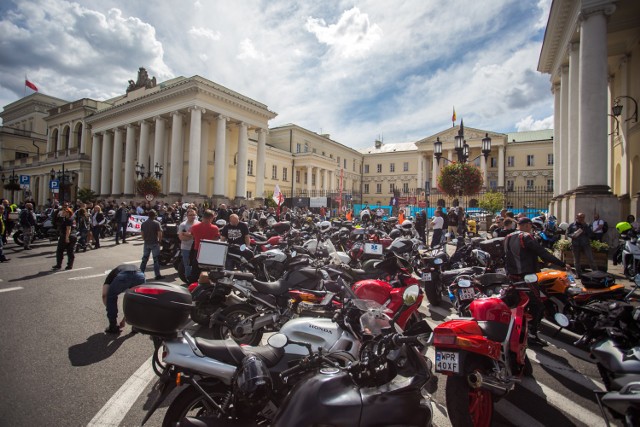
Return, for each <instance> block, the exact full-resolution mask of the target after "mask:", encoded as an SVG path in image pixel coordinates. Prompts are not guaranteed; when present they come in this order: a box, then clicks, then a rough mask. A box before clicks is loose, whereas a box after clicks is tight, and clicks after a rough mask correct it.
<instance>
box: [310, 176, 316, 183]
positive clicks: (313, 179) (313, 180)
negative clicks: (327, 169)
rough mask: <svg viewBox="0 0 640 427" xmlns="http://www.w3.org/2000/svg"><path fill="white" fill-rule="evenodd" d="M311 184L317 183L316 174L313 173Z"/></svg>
mask: <svg viewBox="0 0 640 427" xmlns="http://www.w3.org/2000/svg"><path fill="white" fill-rule="evenodd" d="M311 185H316V176H315V174H311Z"/></svg>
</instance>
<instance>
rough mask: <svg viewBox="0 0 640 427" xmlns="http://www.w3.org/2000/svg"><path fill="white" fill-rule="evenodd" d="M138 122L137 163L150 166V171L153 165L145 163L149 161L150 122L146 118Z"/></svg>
mask: <svg viewBox="0 0 640 427" xmlns="http://www.w3.org/2000/svg"><path fill="white" fill-rule="evenodd" d="M138 124H139V125H140V144H139V146H138V163H140V164H141V165H145V167H150V168H151V171H153V165H152V164H151V165H149V164H147V163H148V161H149V155H150V154H151V152H150V150H149V131H150V130H151V129H150V127H151V124H150V123H149V122H148V121H146V120H140V122H139V123H138ZM127 132H128V128H127ZM128 137H129V134H128V133H127V138H128ZM134 151H135V143H134ZM134 154H135V153H134ZM154 154H155V153H154ZM154 157H155V156H154ZM154 161H155V159H154ZM125 192H126V190H125Z"/></svg>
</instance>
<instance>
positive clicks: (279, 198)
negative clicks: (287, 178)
mask: <svg viewBox="0 0 640 427" xmlns="http://www.w3.org/2000/svg"><path fill="white" fill-rule="evenodd" d="M273 201H274V202H276V204H277V205H278V206H280V205H281V204H283V203H284V194H282V193H281V192H280V186H279V185H278V184H276V188H275V190H273Z"/></svg>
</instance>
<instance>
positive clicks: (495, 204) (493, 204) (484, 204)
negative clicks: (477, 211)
mask: <svg viewBox="0 0 640 427" xmlns="http://www.w3.org/2000/svg"><path fill="white" fill-rule="evenodd" d="M478 206H479V207H480V208H481V209H484V210H485V211H487V212H489V213H490V214H491V215H494V214H495V213H496V212H498V211H499V210H501V209H502V208H503V207H504V194H502V193H498V192H497V191H490V192H488V193H486V194H485V195H484V196H482V198H481V199H480V201H479V202H478Z"/></svg>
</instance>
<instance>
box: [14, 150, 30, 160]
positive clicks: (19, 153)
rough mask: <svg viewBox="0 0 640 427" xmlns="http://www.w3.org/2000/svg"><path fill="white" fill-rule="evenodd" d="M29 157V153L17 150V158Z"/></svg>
mask: <svg viewBox="0 0 640 427" xmlns="http://www.w3.org/2000/svg"><path fill="white" fill-rule="evenodd" d="M27 157H29V153H23V152H21V151H16V160H20V159H26V158H27Z"/></svg>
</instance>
